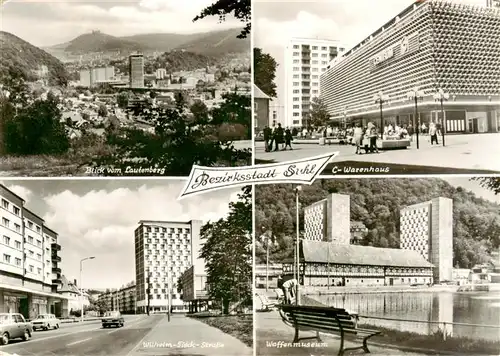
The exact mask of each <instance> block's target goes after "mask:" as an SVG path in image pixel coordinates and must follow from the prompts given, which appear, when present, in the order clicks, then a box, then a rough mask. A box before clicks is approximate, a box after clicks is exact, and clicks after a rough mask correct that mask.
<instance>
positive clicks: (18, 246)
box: [14, 240, 21, 250]
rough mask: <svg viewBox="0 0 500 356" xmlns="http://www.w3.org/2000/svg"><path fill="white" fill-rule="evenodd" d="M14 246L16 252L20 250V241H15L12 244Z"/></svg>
mask: <svg viewBox="0 0 500 356" xmlns="http://www.w3.org/2000/svg"><path fill="white" fill-rule="evenodd" d="M14 245H15V246H16V248H17V249H18V250H20V249H21V242H20V241H17V240H16V242H14Z"/></svg>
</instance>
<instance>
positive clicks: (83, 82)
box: [80, 66, 115, 87]
mask: <svg viewBox="0 0 500 356" xmlns="http://www.w3.org/2000/svg"><path fill="white" fill-rule="evenodd" d="M114 77H115V67H113V66H108V67H99V68H90V69H82V70H81V71H80V86H82V87H93V86H95V85H97V84H99V83H108V82H110V81H112V80H113V79H114Z"/></svg>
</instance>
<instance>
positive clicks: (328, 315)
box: [279, 304, 381, 356]
mask: <svg viewBox="0 0 500 356" xmlns="http://www.w3.org/2000/svg"><path fill="white" fill-rule="evenodd" d="M279 312H280V315H281V318H282V319H283V322H284V323H285V324H286V325H288V326H290V327H292V328H294V329H295V336H294V339H293V342H294V343H297V342H299V341H300V340H306V339H317V340H318V341H319V342H321V338H320V335H319V333H320V332H322V333H325V334H333V335H335V334H339V335H340V349H339V353H338V355H339V356H341V355H343V354H344V353H345V352H346V351H352V350H359V349H363V350H364V351H365V353H370V350H369V349H368V345H367V342H368V339H369V338H371V337H372V336H375V335H379V334H380V333H381V331H378V330H370V329H361V328H358V326H357V321H358V316H357V315H356V314H350V313H349V312H348V311H346V310H345V309H339V308H329V307H316V306H304V305H292V304H282V305H280V307H279ZM299 330H300V331H315V332H316V336H313V337H304V338H299ZM348 335H351V336H354V337H356V338H362V339H363V345H362V346H358V347H350V348H344V341H345V338H346V336H348Z"/></svg>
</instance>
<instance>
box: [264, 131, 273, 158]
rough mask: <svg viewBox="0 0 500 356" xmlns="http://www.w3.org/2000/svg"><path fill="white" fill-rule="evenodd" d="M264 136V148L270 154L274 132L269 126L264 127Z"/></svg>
mask: <svg viewBox="0 0 500 356" xmlns="http://www.w3.org/2000/svg"><path fill="white" fill-rule="evenodd" d="M263 134H264V147H265V150H266V152H269V140H270V139H271V135H272V131H271V129H270V128H269V127H267V125H266V127H264V130H263Z"/></svg>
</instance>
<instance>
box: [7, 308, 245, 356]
mask: <svg viewBox="0 0 500 356" xmlns="http://www.w3.org/2000/svg"><path fill="white" fill-rule="evenodd" d="M124 317H125V325H124V326H123V327H122V328H110V329H103V328H102V326H101V323H100V321H95V322H93V321H89V322H85V323H84V324H81V323H74V324H61V327H60V329H58V330H50V331H36V332H35V333H34V335H33V337H32V338H31V340H29V341H27V342H24V341H20V340H12V341H11V342H10V343H9V345H6V346H0V355H2V352H5V353H7V354H9V355H13V354H14V355H19V356H31V355H33V356H34V355H37V356H41V355H51V356H57V355H65V356H66V355H92V356H94V355H107V356H108V355H127V356H139V355H140V356H145V355H155V356H157V355H197V356H201V355H204V356H222V355H226V356H236V355H238V356H239V355H248V356H250V355H252V349H251V348H250V347H248V346H246V345H245V344H243V343H242V342H241V341H239V340H238V339H236V338H234V337H232V336H231V335H228V334H225V333H224V332H222V331H221V330H219V329H217V328H213V327H210V326H208V325H207V324H205V323H202V322H200V321H198V320H195V319H193V318H189V317H186V316H184V315H181V314H174V315H172V317H171V320H170V321H168V318H167V316H166V315H151V316H147V315H126V316H124Z"/></svg>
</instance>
